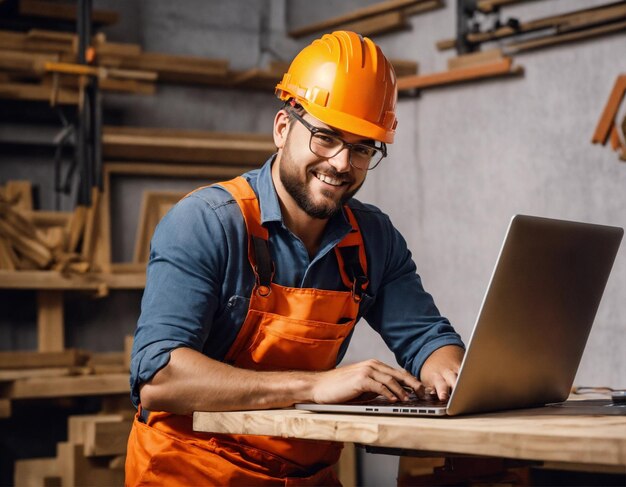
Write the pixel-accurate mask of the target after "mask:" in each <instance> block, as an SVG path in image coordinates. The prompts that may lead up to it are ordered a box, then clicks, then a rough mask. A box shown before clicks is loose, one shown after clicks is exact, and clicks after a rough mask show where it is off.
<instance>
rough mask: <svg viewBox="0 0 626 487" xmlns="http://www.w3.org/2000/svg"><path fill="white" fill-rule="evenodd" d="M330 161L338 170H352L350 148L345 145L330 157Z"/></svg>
mask: <svg viewBox="0 0 626 487" xmlns="http://www.w3.org/2000/svg"><path fill="white" fill-rule="evenodd" d="M328 162H329V163H330V164H331V165H332V166H333V167H334V168H335V170H336V171H337V172H348V171H349V170H350V148H349V147H344V148H343V149H341V150H340V151H339V153H338V154H336V155H334V156H333V157H330V158H329V159H328Z"/></svg>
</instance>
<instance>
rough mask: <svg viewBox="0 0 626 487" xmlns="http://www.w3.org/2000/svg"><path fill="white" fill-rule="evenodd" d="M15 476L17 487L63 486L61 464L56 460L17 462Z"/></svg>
mask: <svg viewBox="0 0 626 487" xmlns="http://www.w3.org/2000/svg"><path fill="white" fill-rule="evenodd" d="M14 475H15V476H14V485H15V486H16V487H43V486H44V485H45V486H50V485H58V486H61V477H60V476H59V464H58V462H57V459H56V458H33V459H30V460H17V461H16V462H15V470H14Z"/></svg>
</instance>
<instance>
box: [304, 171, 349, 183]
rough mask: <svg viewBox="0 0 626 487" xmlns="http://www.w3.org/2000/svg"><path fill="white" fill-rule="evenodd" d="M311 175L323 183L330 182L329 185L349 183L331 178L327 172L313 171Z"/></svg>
mask: <svg viewBox="0 0 626 487" xmlns="http://www.w3.org/2000/svg"><path fill="white" fill-rule="evenodd" d="M313 175H314V176H315V177H316V178H317V179H319V180H320V181H322V182H323V183H326V184H330V185H331V186H343V185H346V184H349V182H348V181H343V180H341V179H337V178H333V177H332V176H328V175H327V174H321V173H319V172H314V173H313Z"/></svg>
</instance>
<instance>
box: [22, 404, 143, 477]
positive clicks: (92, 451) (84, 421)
mask: <svg viewBox="0 0 626 487" xmlns="http://www.w3.org/2000/svg"><path fill="white" fill-rule="evenodd" d="M131 425H132V420H131V419H130V418H129V417H128V416H127V415H125V414H96V415H82V416H70V417H69V418H68V434H67V441H64V442H60V443H57V456H56V457H55V458H36V459H30V460H18V461H16V462H15V470H14V472H15V485H18V486H22V485H24V486H26V485H28V486H36V485H39V486H44V485H46V486H49V485H56V486H61V487H73V486H76V485H90V486H93V487H99V486H112V485H123V484H124V463H125V460H126V443H127V441H128V435H129V433H130V429H131Z"/></svg>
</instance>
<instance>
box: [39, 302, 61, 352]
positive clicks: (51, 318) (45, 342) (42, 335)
mask: <svg viewBox="0 0 626 487" xmlns="http://www.w3.org/2000/svg"><path fill="white" fill-rule="evenodd" d="M37 347H38V350H39V351H40V352H60V351H62V350H63V349H64V348H65V327H64V319H63V293H62V292H61V291H38V292H37Z"/></svg>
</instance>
